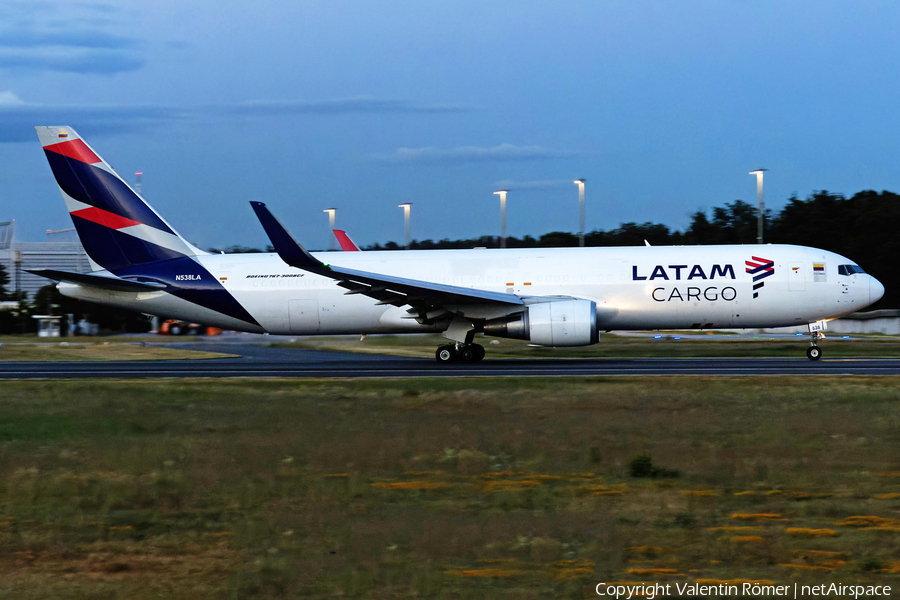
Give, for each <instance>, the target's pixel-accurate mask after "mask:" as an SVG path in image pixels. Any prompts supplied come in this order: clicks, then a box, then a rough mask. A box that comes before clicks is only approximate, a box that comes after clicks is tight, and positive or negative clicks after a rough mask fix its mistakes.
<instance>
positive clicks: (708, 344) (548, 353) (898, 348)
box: [272, 332, 900, 358]
mask: <svg viewBox="0 0 900 600" xmlns="http://www.w3.org/2000/svg"><path fill="white" fill-rule="evenodd" d="M695 333H696V332H695ZM660 335H661V336H662V338H661V339H658V340H656V339H653V338H652V337H627V336H621V335H611V334H601V336H600V343H598V344H595V345H593V346H585V347H576V348H541V347H534V346H529V344H528V342H525V341H521V340H510V339H497V338H487V337H483V336H476V338H475V341H476V342H477V343H479V344H482V345H483V346H484V347H485V349H486V350H487V357H488V358H679V357H681V358H690V357H795V358H803V357H805V356H806V348H807V346H808V345H809V338H808V336H803V337H797V338H789V339H785V338H773V337H770V336H765V335H760V336H759V339H740V338H738V336H734V338H733V339H729V337H728V336H722V337H718V338H711V339H680V340H676V339H674V338H675V337H676V336H678V335H679V334H677V333H661V334H660ZM854 337H855V339H852V340H845V339H842V338H841V336H838V335H835V336H828V337H826V339H825V340H822V341H821V342H820V343H819V345H820V347H821V348H822V350H823V353H824V356H825V357H826V358H846V357H900V338H897V337H889V336H866V337H857V336H854ZM491 340H493V341H495V342H497V343H496V344H493V343H491ZM446 343H448V340H447V339H446V338H444V337H442V336H440V335H406V336H369V337H367V338H366V339H365V340H364V341H360V340H359V338H358V337H349V336H346V337H312V338H304V339H298V341H296V342H277V343H274V344H272V345H273V346H280V347H294V348H314V349H317V350H338V351H341V352H360V353H370V354H391V355H394V356H406V357H416V358H433V357H434V351H435V350H436V349H437V347H438V346H439V345H441V344H446Z"/></svg>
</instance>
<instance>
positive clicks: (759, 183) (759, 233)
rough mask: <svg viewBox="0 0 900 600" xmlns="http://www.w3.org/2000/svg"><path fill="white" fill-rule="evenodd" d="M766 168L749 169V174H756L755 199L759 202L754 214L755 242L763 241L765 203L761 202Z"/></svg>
mask: <svg viewBox="0 0 900 600" xmlns="http://www.w3.org/2000/svg"><path fill="white" fill-rule="evenodd" d="M764 171H768V169H756V170H755V171H750V174H751V175H756V200H757V202H758V203H759V209H758V213H757V215H756V243H757V244H762V243H763V212H764V209H765V205H764V204H763V172H764Z"/></svg>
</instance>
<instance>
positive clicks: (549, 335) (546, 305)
mask: <svg viewBox="0 0 900 600" xmlns="http://www.w3.org/2000/svg"><path fill="white" fill-rule="evenodd" d="M484 333H485V335H492V336H495V337H507V338H514V339H517V340H529V341H530V342H531V343H533V344H539V345H541V346H588V345H590V344H596V343H597V340H598V336H599V334H598V327H597V305H596V303H594V302H591V301H590V300H576V299H572V298H567V299H565V300H562V299H561V300H551V301H548V302H540V303H538V304H531V305H529V306H528V308H526V309H525V311H524V312H520V313H515V314H513V315H509V316H508V317H503V318H501V319H492V320H490V321H487V322H485V324H484Z"/></svg>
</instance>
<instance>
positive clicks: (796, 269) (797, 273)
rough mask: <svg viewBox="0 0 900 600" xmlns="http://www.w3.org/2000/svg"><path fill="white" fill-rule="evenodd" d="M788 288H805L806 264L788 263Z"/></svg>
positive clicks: (797, 290) (798, 289) (795, 289)
mask: <svg viewBox="0 0 900 600" xmlns="http://www.w3.org/2000/svg"><path fill="white" fill-rule="evenodd" d="M788 289H789V290H790V291H792V292H802V291H804V290H806V265H804V264H803V263H802V262H797V261H795V262H791V263H788Z"/></svg>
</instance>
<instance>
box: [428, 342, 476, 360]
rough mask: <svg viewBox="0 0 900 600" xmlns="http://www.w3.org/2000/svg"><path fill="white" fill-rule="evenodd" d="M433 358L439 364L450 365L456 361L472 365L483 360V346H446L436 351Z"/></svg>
mask: <svg viewBox="0 0 900 600" xmlns="http://www.w3.org/2000/svg"><path fill="white" fill-rule="evenodd" d="M434 357H435V358H436V359H437V361H438V362H439V363H450V362H453V361H456V360H460V361H462V362H467V363H473V362H478V361H480V360H481V359H482V358H484V346H482V345H480V344H460V343H457V344H446V345H444V346H441V347H440V348H438V349H437V351H436V352H435V353H434Z"/></svg>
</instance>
